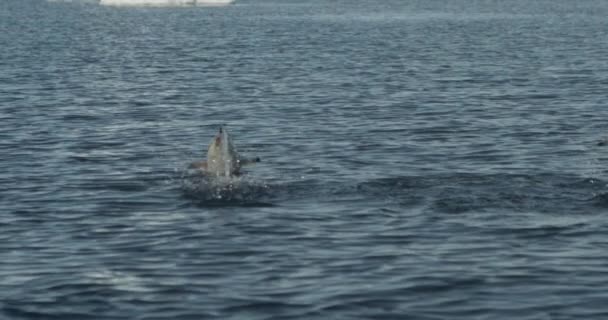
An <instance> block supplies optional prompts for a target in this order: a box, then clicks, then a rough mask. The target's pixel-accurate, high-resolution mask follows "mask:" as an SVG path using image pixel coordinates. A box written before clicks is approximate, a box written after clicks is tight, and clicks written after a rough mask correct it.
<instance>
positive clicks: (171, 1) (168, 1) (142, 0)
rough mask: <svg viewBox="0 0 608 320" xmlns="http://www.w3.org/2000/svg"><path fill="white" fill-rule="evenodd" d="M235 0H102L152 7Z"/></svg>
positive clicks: (102, 0) (103, 2)
mask: <svg viewBox="0 0 608 320" xmlns="http://www.w3.org/2000/svg"><path fill="white" fill-rule="evenodd" d="M232 2H234V0H100V1H99V4H100V5H103V6H150V7H177V6H226V5H229V4H231V3H232Z"/></svg>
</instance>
